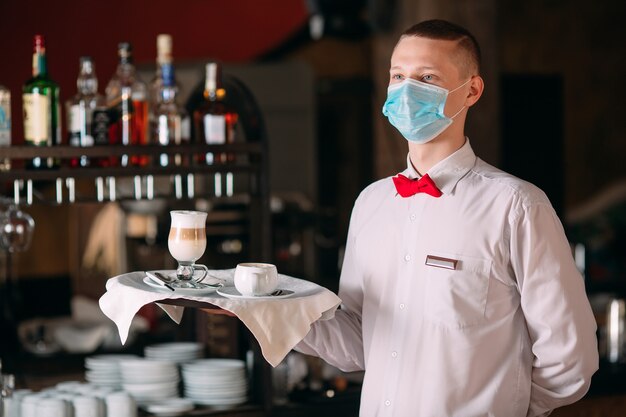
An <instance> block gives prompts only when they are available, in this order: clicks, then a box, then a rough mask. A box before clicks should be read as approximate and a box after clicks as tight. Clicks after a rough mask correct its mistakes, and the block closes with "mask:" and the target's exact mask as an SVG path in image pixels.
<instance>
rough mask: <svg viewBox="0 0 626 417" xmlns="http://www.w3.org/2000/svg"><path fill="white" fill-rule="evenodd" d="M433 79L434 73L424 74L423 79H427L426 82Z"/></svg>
mask: <svg viewBox="0 0 626 417" xmlns="http://www.w3.org/2000/svg"><path fill="white" fill-rule="evenodd" d="M433 80H434V78H433V76H432V75H430V74H427V75H424V76H423V77H422V81H426V82H428V81H433Z"/></svg>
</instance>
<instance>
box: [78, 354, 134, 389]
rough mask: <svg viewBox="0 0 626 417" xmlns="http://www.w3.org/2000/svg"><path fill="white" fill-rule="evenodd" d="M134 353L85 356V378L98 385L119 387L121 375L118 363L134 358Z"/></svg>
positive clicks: (120, 385)
mask: <svg viewBox="0 0 626 417" xmlns="http://www.w3.org/2000/svg"><path fill="white" fill-rule="evenodd" d="M135 358H137V356H134V355H97V356H90V357H88V358H85V368H86V369H87V370H86V371H85V379H86V380H87V381H88V382H91V383H92V384H94V385H98V386H100V387H109V388H113V389H120V388H121V387H122V376H121V374H120V367H119V363H120V361H122V360H129V359H135Z"/></svg>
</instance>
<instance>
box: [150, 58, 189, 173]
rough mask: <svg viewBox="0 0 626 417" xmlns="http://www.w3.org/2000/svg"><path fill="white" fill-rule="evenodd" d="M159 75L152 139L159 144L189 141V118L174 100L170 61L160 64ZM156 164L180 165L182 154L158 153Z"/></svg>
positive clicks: (152, 120) (174, 91)
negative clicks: (171, 155)
mask: <svg viewBox="0 0 626 417" xmlns="http://www.w3.org/2000/svg"><path fill="white" fill-rule="evenodd" d="M159 74H160V75H161V82H160V83H159V84H160V86H161V87H160V90H159V94H158V99H157V101H156V104H155V106H154V107H153V109H154V110H153V112H152V118H151V132H150V133H151V135H150V137H151V138H152V141H153V142H155V143H158V144H159V145H163V146H167V145H170V144H176V145H179V144H181V143H183V142H188V141H189V128H188V127H187V128H185V127H184V126H185V125H189V119H188V117H187V113H186V112H185V110H184V109H183V108H182V107H181V106H179V104H178V102H177V101H176V93H177V92H178V89H177V88H176V85H175V83H174V68H173V66H172V64H171V63H164V64H161V66H160V70H159ZM155 162H156V163H155V165H158V166H170V165H177V166H180V165H182V163H183V161H182V155H180V154H175V155H173V158H172V157H170V155H168V154H161V155H159V158H158V161H155Z"/></svg>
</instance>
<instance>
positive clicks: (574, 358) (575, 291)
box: [511, 202, 598, 416]
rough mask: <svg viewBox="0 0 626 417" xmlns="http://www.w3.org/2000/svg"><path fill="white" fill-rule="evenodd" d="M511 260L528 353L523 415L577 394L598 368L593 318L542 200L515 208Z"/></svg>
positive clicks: (565, 244) (552, 214)
mask: <svg viewBox="0 0 626 417" xmlns="http://www.w3.org/2000/svg"><path fill="white" fill-rule="evenodd" d="M511 265H512V267H513V270H514V273H515V276H516V277H517V282H518V287H519V291H520V295H521V307H522V310H523V312H524V316H525V319H526V324H527V328H528V333H529V336H530V341H531V349H532V353H533V355H534V359H533V369H532V381H531V384H532V386H531V398H530V406H529V410H528V416H541V415H548V414H549V412H550V411H551V410H553V409H555V408H557V407H561V406H564V405H567V404H570V403H573V402H575V401H577V400H578V399H580V398H581V397H583V395H585V393H586V392H587V390H588V389H589V385H590V382H591V376H592V375H593V373H594V372H595V371H596V370H597V369H598V347H597V340H596V322H595V319H594V316H593V313H592V311H591V307H590V305H589V301H588V299H587V295H586V292H585V287H584V280H583V279H582V277H581V275H580V273H579V271H578V270H577V268H576V266H575V263H574V261H573V257H572V254H571V251H570V247H569V244H568V242H567V239H566V238H565V233H564V232H563V227H562V225H561V223H560V221H559V219H558V217H557V216H556V214H555V212H554V210H553V209H552V207H551V206H550V204H548V203H543V202H540V203H532V204H528V205H527V206H525V207H523V208H522V209H520V210H519V211H518V212H517V213H515V216H514V218H513V219H512V228H511Z"/></svg>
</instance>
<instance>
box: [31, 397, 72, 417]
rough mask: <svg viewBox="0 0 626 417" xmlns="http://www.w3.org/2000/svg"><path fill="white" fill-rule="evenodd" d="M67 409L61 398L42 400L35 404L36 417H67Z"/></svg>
mask: <svg viewBox="0 0 626 417" xmlns="http://www.w3.org/2000/svg"><path fill="white" fill-rule="evenodd" d="M68 414H69V409H68V406H67V403H66V402H65V400H63V399H61V398H52V397H48V398H42V399H41V400H39V402H38V403H37V414H36V415H37V417H68Z"/></svg>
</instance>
